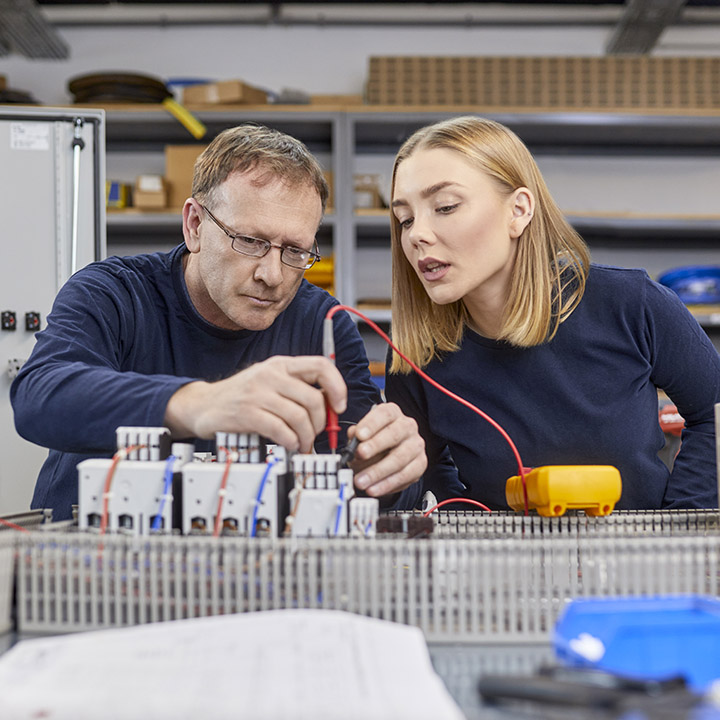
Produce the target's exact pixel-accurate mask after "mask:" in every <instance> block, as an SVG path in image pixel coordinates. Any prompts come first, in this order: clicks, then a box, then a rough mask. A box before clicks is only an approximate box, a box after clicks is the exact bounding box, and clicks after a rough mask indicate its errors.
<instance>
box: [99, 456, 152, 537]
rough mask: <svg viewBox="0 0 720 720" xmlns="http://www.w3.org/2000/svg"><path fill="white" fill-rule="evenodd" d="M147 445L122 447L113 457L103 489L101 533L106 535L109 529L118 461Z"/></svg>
mask: <svg viewBox="0 0 720 720" xmlns="http://www.w3.org/2000/svg"><path fill="white" fill-rule="evenodd" d="M144 447H145V445H131V446H130V447H127V448H122V449H120V450H118V451H117V452H116V453H115V454H114V455H113V459H112V463H111V464H110V469H109V470H108V474H107V475H106V477H105V487H104V489H103V511H102V516H101V518H100V534H101V535H104V534H105V531H106V530H107V523H108V502H109V500H110V498H109V495H110V486H111V484H112V479H113V475H115V470H116V469H117V466H118V463H119V462H120V460H122V459H123V458H125V457H127V456H128V455H129V454H130V453H131V452H134V451H135V450H140V449H141V448H144Z"/></svg>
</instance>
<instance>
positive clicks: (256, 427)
mask: <svg viewBox="0 0 720 720" xmlns="http://www.w3.org/2000/svg"><path fill="white" fill-rule="evenodd" d="M315 385H318V386H319V387H315ZM326 398H327V400H328V402H329V403H330V405H331V407H332V408H333V409H334V410H335V412H337V413H338V415H339V414H341V413H343V412H345V407H346V405H347V388H346V387H345V382H344V381H343V379H342V375H341V374H340V372H339V371H338V369H337V368H336V367H335V366H334V365H333V363H332V362H330V360H328V359H327V358H324V357H321V356H319V355H313V356H304V357H284V356H276V357H272V358H269V359H268V360H265V361H263V362H259V363H256V364H254V365H252V366H251V367H249V368H247V369H246V370H241V371H240V372H239V373H237V374H236V375H233V376H232V377H229V378H227V379H226V380H220V381H218V382H214V383H208V382H202V381H198V382H193V383H189V384H188V385H184V386H183V387H181V388H180V389H179V390H178V391H177V392H176V393H175V394H174V395H173V396H172V397H171V398H170V401H169V402H168V405H167V409H166V411H165V423H166V425H167V427H168V428H169V429H170V431H171V432H172V434H173V436H174V437H196V438H206V439H211V438H213V437H214V435H215V433H216V432H233V433H247V432H254V433H259V434H260V435H262V436H264V437H266V438H268V439H269V440H272V441H273V442H275V443H277V444H278V445H282V446H283V447H286V448H287V449H288V450H300V451H301V452H310V450H311V449H312V445H313V442H314V441H315V437H316V436H317V435H318V433H320V432H322V430H323V429H324V428H325V423H326V420H327V413H326V408H325V400H326ZM370 427H371V428H372V426H370Z"/></svg>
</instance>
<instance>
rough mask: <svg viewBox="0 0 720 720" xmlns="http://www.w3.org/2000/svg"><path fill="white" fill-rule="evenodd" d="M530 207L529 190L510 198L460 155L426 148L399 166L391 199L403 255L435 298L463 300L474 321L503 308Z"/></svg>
mask: <svg viewBox="0 0 720 720" xmlns="http://www.w3.org/2000/svg"><path fill="white" fill-rule="evenodd" d="M526 201H527V202H530V207H529V208H528V207H525V204H526ZM531 205H532V199H531V198H530V196H529V192H528V191H527V190H526V189H525V188H520V189H519V190H515V191H514V192H513V193H511V194H510V195H503V194H501V193H500V192H499V190H498V188H497V185H496V184H495V183H494V182H493V181H492V180H491V179H490V178H489V177H488V176H487V175H486V174H485V173H483V172H482V171H480V170H478V169H476V168H475V167H474V166H473V165H471V164H470V162H469V161H468V160H466V159H465V157H464V156H463V155H462V154H461V153H459V152H457V151H454V150H445V149H427V148H426V149H420V150H416V151H415V152H414V153H413V154H412V155H411V156H410V157H408V158H407V159H405V160H404V161H402V162H401V163H400V165H399V166H398V168H397V172H396V176H395V187H394V193H393V198H392V212H393V213H394V215H395V217H396V218H397V220H398V222H399V223H400V226H401V243H402V249H403V252H404V253H405V257H406V258H407V259H408V262H409V263H410V265H412V267H413V268H414V270H415V272H416V273H417V276H418V277H419V278H420V282H422V284H423V287H424V288H425V290H426V292H427V294H428V295H429V297H430V299H431V300H432V301H433V302H435V303H438V304H439V305H445V304H447V303H451V302H455V301H457V300H463V301H464V303H465V305H466V307H467V309H468V311H469V312H470V315H471V316H472V317H473V318H475V314H476V313H480V314H482V313H487V312H489V313H491V314H492V315H496V314H497V312H498V311H500V312H501V311H502V308H503V307H504V304H505V301H506V298H507V294H508V289H509V283H510V277H511V272H512V267H513V263H514V261H515V255H516V251H517V238H518V237H519V236H520V234H521V233H522V230H524V229H525V226H526V225H527V221H525V222H518V218H520V217H521V216H522V215H523V214H527V212H531V211H532V206H531ZM528 219H529V216H528Z"/></svg>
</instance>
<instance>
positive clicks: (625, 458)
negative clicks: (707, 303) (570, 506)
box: [386, 265, 720, 509]
mask: <svg viewBox="0 0 720 720" xmlns="http://www.w3.org/2000/svg"><path fill="white" fill-rule="evenodd" d="M425 370H426V371H427V373H428V374H429V375H430V376H431V377H432V378H434V379H435V380H437V381H438V382H439V383H441V384H442V385H444V386H445V387H447V388H448V389H449V390H452V391H453V392H455V393H457V394H458V395H460V396H461V397H463V398H465V399H467V400H469V401H470V402H472V403H474V404H475V405H477V406H478V407H479V408H480V409H481V410H483V411H485V412H486V413H487V414H489V415H490V417H492V418H493V419H494V420H496V421H497V422H498V423H500V425H501V426H502V427H503V428H504V429H505V430H506V431H507V432H508V433H509V435H510V437H511V438H512V439H513V441H514V442H515V444H516V445H517V447H518V450H519V452H520V456H521V458H522V461H523V464H524V465H525V466H528V467H538V466H541V465H557V464H559V465H562V464H602V465H614V466H615V467H617V468H618V469H619V470H620V473H621V476H622V483H623V491H622V497H621V499H620V502H619V503H618V505H617V507H618V508H625V509H641V508H707V507H717V504H718V495H717V473H716V468H715V424H714V410H713V406H714V404H715V403H717V402H720V358H719V357H718V353H717V351H716V350H715V348H714V347H713V345H712V343H711V342H710V340H709V339H708V337H707V335H706V334H705V333H704V332H703V330H702V328H701V327H700V326H699V325H698V323H697V322H696V320H695V319H694V318H693V317H692V315H691V314H690V313H689V312H688V310H687V308H685V306H684V305H683V304H682V303H681V302H680V300H679V299H678V297H677V296H676V295H675V294H674V293H673V292H671V291H670V290H668V289H667V288H665V287H663V286H661V285H659V284H657V283H655V282H653V281H652V280H651V279H650V278H649V277H648V275H647V274H646V273H645V271H643V270H624V269H619V268H610V267H605V266H597V265H593V266H592V267H591V270H590V273H589V277H588V281H587V286H586V291H585V294H584V296H583V299H582V301H581V302H580V304H579V306H578V307H577V308H576V309H575V311H574V312H573V313H572V314H571V315H570V317H569V318H568V319H567V320H566V321H565V322H564V323H562V324H561V325H560V327H559V329H558V332H557V335H556V336H555V337H554V338H553V339H552V341H550V342H548V343H545V344H543V345H539V346H536V347H532V348H526V349H520V348H514V347H511V346H510V345H509V344H507V343H505V342H497V341H495V340H489V339H487V338H484V337H481V336H480V335H478V334H477V333H474V332H472V331H471V330H467V329H466V331H465V334H464V337H463V340H462V346H461V348H460V349H459V350H458V351H456V352H454V353H447V354H445V356H444V357H443V358H442V359H436V360H433V361H432V362H431V363H430V364H429V365H428V366H427V368H425ZM657 388H661V389H663V390H664V391H665V392H666V393H667V395H668V396H669V397H670V399H671V400H672V401H673V402H674V403H675V404H676V405H677V407H678V411H679V412H680V414H681V415H682V416H683V417H684V418H685V422H686V428H685V430H684V432H683V436H682V446H681V451H680V454H679V455H678V457H677V458H676V460H675V464H674V467H673V471H672V474H671V473H670V472H669V471H668V469H667V467H666V466H665V465H664V464H663V462H662V461H661V460H660V459H659V458H658V451H659V450H660V449H661V448H662V447H663V444H664V435H663V433H662V431H661V429H660V426H659V424H658V395H657ZM386 395H387V399H388V400H391V401H394V402H396V403H398V404H399V405H400V407H401V408H402V410H403V411H404V412H405V414H407V415H411V416H412V417H414V418H416V420H417V421H418V423H419V426H420V433H421V435H422V436H423V437H424V438H425V441H426V443H427V452H428V460H429V467H428V471H427V473H426V475H425V477H424V489H425V490H431V491H433V492H434V493H435V494H436V495H437V496H438V499H445V498H448V497H454V496H466V497H470V498H473V499H476V500H479V501H481V502H483V503H485V504H486V505H488V506H489V507H491V508H493V509H507V507H508V506H507V503H506V500H505V481H506V479H507V478H508V477H510V476H512V475H517V474H518V466H517V462H516V460H515V458H514V455H513V454H512V451H511V449H510V447H509V446H508V444H507V443H506V442H505V441H504V440H503V439H502V437H501V435H500V434H499V433H498V432H497V430H495V429H494V428H493V427H492V426H491V425H490V424H489V423H487V422H486V421H485V420H483V419H482V418H480V417H479V416H477V415H476V414H474V413H473V412H472V411H471V410H469V409H467V408H465V407H463V406H461V405H459V404H458V403H456V402H455V401H453V400H451V399H450V398H448V397H447V396H445V395H443V394H442V393H441V392H440V391H438V390H436V389H435V388H433V387H431V386H430V385H428V384H427V383H425V382H424V381H423V380H421V379H420V378H419V377H418V376H417V375H415V374H414V373H412V374H410V375H389V376H388V378H387V381H386Z"/></svg>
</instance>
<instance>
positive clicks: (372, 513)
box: [348, 497, 380, 537]
mask: <svg viewBox="0 0 720 720" xmlns="http://www.w3.org/2000/svg"><path fill="white" fill-rule="evenodd" d="M349 511H350V513H349V518H348V522H349V525H350V529H349V532H350V536H351V537H375V533H376V532H377V525H378V515H379V513H380V502H379V500H378V499H377V498H371V497H354V498H352V499H351V500H350V503H349Z"/></svg>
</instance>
